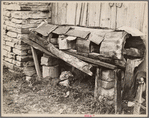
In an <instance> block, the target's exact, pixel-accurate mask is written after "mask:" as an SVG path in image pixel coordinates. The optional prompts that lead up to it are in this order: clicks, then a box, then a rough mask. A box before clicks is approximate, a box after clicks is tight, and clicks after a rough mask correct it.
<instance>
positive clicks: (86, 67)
mask: <svg viewBox="0 0 149 118" xmlns="http://www.w3.org/2000/svg"><path fill="white" fill-rule="evenodd" d="M47 49H48V50H49V51H50V52H52V53H53V54H54V55H56V56H57V57H59V58H60V59H62V60H64V61H65V62H67V63H69V64H71V65H72V66H74V67H76V68H78V69H79V70H81V71H83V72H84V73H86V74H88V75H90V76H92V74H93V73H92V72H91V71H90V68H91V67H92V65H91V64H88V63H86V62H84V61H81V60H80V59H78V58H76V57H74V56H72V55H69V54H66V53H65V52H63V51H61V50H59V49H57V48H55V46H54V45H52V44H51V43H49V44H48V46H47Z"/></svg>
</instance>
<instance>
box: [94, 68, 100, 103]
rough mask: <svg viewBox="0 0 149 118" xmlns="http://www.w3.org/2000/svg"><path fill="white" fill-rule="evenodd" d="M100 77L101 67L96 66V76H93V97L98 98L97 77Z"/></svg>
mask: <svg viewBox="0 0 149 118" xmlns="http://www.w3.org/2000/svg"><path fill="white" fill-rule="evenodd" d="M100 77H101V68H99V67H97V68H96V76H95V89H94V99H95V100H96V99H98V92H99V91H98V89H99V88H98V81H99V78H100Z"/></svg>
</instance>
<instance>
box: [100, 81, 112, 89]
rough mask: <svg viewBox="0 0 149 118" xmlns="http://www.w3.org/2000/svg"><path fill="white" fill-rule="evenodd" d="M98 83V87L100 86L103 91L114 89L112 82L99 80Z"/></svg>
mask: <svg viewBox="0 0 149 118" xmlns="http://www.w3.org/2000/svg"><path fill="white" fill-rule="evenodd" d="M98 83H99V85H98V86H101V87H103V88H105V89H111V88H113V87H114V81H110V82H108V81H103V80H99V82H98Z"/></svg>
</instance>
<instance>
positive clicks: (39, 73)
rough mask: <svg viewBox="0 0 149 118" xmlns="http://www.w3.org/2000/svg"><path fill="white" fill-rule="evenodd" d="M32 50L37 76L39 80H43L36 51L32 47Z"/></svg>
mask: <svg viewBox="0 0 149 118" xmlns="http://www.w3.org/2000/svg"><path fill="white" fill-rule="evenodd" d="M31 50H32V55H33V60H34V64H35V69H36V72H37V75H38V77H39V79H41V77H42V75H41V71H40V66H39V62H38V57H37V54H36V50H35V49H34V48H33V47H32V46H31Z"/></svg>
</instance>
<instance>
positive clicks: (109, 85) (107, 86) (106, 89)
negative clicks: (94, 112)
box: [98, 69, 115, 105]
mask: <svg viewBox="0 0 149 118" xmlns="http://www.w3.org/2000/svg"><path fill="white" fill-rule="evenodd" d="M114 85H115V76H114V71H113V70H109V69H102V71H101V78H99V80H98V90H99V91H98V92H99V98H98V99H99V101H102V100H105V103H106V104H108V105H114V101H115V100H114V96H115V95H114V94H115V89H114Z"/></svg>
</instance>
